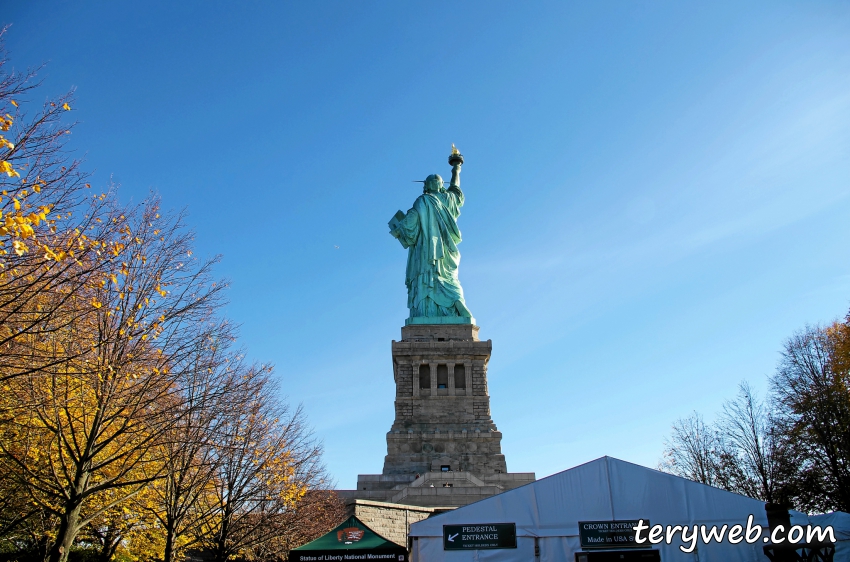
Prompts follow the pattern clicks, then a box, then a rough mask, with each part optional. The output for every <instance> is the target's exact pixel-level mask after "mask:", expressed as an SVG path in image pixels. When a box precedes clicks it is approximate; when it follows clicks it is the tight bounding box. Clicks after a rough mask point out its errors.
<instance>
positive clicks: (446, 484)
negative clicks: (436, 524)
mask: <svg viewBox="0 0 850 562" xmlns="http://www.w3.org/2000/svg"><path fill="white" fill-rule="evenodd" d="M491 350H492V342H490V341H489V340H488V341H480V340H479V339H478V326H475V325H473V324H411V325H407V326H404V327H403V328H402V329H401V341H393V342H392V359H393V376H394V379H395V384H396V398H395V421H394V422H393V425H392V427H391V428H390V431H389V433H387V456H386V457H385V458H384V469H383V472H382V474H374V475H372V474H361V475H360V476H358V479H357V490H356V491H355V490H350V491H340V492H341V494H342V495H343V496H345V497H348V498H360V499H367V500H375V501H388V502H394V503H402V504H410V505H421V506H458V505H466V504H468V503H471V502H472V501H476V500H479V499H483V498H484V497H487V496H491V495H494V494H497V493H500V492H502V491H505V490H508V489H511V488H515V487H517V486H520V485H522V484H527V483H529V482H533V481H534V473H515V474H508V471H507V465H506V463H505V456H504V455H503V454H502V434H501V433H500V432H499V431H498V430H497V428H496V424H495V423H493V420H492V418H491V417H490V395H489V393H488V390H487V363H488V362H489V360H490V352H491Z"/></svg>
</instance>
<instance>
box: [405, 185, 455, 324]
mask: <svg viewBox="0 0 850 562" xmlns="http://www.w3.org/2000/svg"><path fill="white" fill-rule="evenodd" d="M461 206H463V192H462V191H461V190H460V188H459V187H457V186H451V187H449V189H448V190H447V191H444V192H442V193H424V194H422V195H420V196H419V198H418V199H416V201H415V202H414V203H413V208H412V209H410V210H409V211H407V214H406V215H405V216H404V219H402V220H401V221H400V223H399V225H398V227H397V229H396V230H394V231H393V232H392V234H393V236H396V237H397V238H398V239H399V241H400V242H401V245H402V246H404V247H405V248H408V255H407V276H406V279H405V283H406V284H407V307H408V308H409V309H410V316H411V318H413V317H417V316H430V317H435V316H465V317H471V316H472V313H471V312H470V311H469V309H468V308H466V304H465V302H464V300H463V289H462V288H461V286H460V281H459V280H458V278H457V267H458V265H459V264H460V252H459V251H458V249H457V245H458V244H459V243H460V230H459V229H458V227H457V218H458V216H460V208H461Z"/></svg>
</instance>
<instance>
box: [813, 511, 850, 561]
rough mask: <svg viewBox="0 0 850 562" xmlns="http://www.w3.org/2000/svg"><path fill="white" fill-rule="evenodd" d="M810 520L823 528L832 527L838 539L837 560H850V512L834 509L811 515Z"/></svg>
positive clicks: (836, 545)
mask: <svg viewBox="0 0 850 562" xmlns="http://www.w3.org/2000/svg"><path fill="white" fill-rule="evenodd" d="M809 521H810V522H811V524H812V525H820V526H821V528H823V527H826V526H830V527H832V530H833V531H834V532H835V541H836V542H835V562H838V561H839V560H841V561H844V560H850V513H844V512H843V511H833V512H832V513H824V514H823V515H811V516H809Z"/></svg>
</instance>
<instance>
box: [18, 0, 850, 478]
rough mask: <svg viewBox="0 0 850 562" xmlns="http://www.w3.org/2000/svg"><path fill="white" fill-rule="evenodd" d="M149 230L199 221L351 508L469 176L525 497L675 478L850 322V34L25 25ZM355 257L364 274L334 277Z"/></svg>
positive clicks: (455, 10)
mask: <svg viewBox="0 0 850 562" xmlns="http://www.w3.org/2000/svg"><path fill="white" fill-rule="evenodd" d="M3 4H4V6H3V11H2V18H3V19H4V21H5V22H6V23H11V24H13V25H12V27H11V29H10V30H9V33H8V34H7V46H8V48H9V49H10V51H11V54H12V61H13V63H14V65H15V66H17V67H20V68H22V67H26V66H33V65H38V64H40V63H42V62H45V61H48V62H49V65H48V66H47V68H46V69H45V70H44V71H43V72H42V74H41V76H42V77H44V89H43V91H42V93H41V94H40V95H44V96H46V95H47V94H59V93H62V92H64V91H65V90H67V89H68V88H70V87H72V86H74V87H76V88H77V98H78V101H77V103H76V106H75V108H74V109H75V110H76V111H75V114H74V116H75V117H76V118H78V119H79V120H80V121H81V122H82V123H81V126H80V127H79V128H78V129H76V131H75V133H74V135H73V137H72V143H73V145H74V147H76V149H77V150H78V151H79V154H85V155H86V158H87V165H88V167H89V168H90V169H93V170H95V183H96V184H97V185H105V184H106V183H107V182H108V180H109V178H110V176H112V177H114V179H115V180H116V181H118V182H120V183H121V185H122V188H121V196H122V198H123V199H125V200H130V199H134V200H138V199H140V198H142V197H144V196H145V195H146V194H147V192H148V191H149V190H150V189H154V190H156V191H157V192H159V193H160V194H161V196H162V198H163V200H164V203H165V205H166V206H168V207H173V208H182V207H188V209H189V212H190V222H191V223H192V225H193V226H194V227H195V229H196V231H197V245H198V250H199V253H200V254H203V255H214V254H223V256H224V260H223V262H222V263H221V265H220V267H219V269H218V271H219V273H220V275H221V276H223V277H226V278H229V279H230V280H231V282H232V288H231V290H230V300H231V302H230V305H229V306H228V307H227V310H226V313H227V315H228V316H229V317H230V318H232V319H233V320H234V321H236V322H238V323H239V324H241V326H242V330H241V332H242V340H243V343H244V345H245V346H246V348H247V350H248V353H249V355H250V357H252V358H254V359H256V360H258V361H264V362H271V363H274V364H275V365H276V369H277V375H278V377H279V379H280V384H281V388H282V389H283V391H284V392H285V394H286V395H287V396H288V397H289V400H290V401H292V402H303V403H304V405H305V407H306V409H307V412H308V415H309V418H310V421H311V422H312V424H313V425H314V427H315V431H316V433H317V434H318V435H319V436H320V437H321V438H322V439H323V440H324V443H325V446H326V450H327V452H326V460H327V464H328V466H329V468H330V470H331V472H332V474H333V475H334V477H335V478H336V479H337V481H338V483H339V485H340V487H352V486H353V485H354V483H355V480H356V475H357V474H358V473H377V472H380V470H381V467H382V464H383V456H384V455H385V454H386V443H385V433H386V431H387V430H388V429H389V427H390V424H391V422H392V420H393V395H394V385H393V379H392V368H391V359H390V340H392V339H399V338H400V330H399V329H400V326H401V325H402V324H403V321H404V318H405V317H406V314H407V309H406V308H405V306H406V294H405V287H404V267H405V259H406V253H405V251H404V250H403V249H402V248H401V246H400V245H399V244H398V242H397V241H396V240H395V239H393V238H392V237H391V236H390V235H389V234H388V228H387V226H386V223H387V221H388V220H389V219H390V217H392V215H393V214H394V213H395V212H396V210H399V209H401V210H407V209H408V208H409V206H410V205H411V203H412V202H413V200H414V198H415V197H416V196H417V194H418V192H419V190H420V189H421V188H420V187H417V184H413V183H411V181H410V180H413V179H420V178H424V177H425V175H427V174H429V173H433V172H439V173H442V174H444V175H447V174H448V172H449V167H448V165H447V164H446V157H447V156H448V153H449V149H450V143H452V142H454V143H455V144H457V146H458V147H460V149H461V150H462V151H463V153H464V156H465V157H466V165H465V166H464V171H463V183H462V186H463V188H464V191H465V193H466V206H465V207H464V208H463V213H462V215H461V217H460V227H461V230H462V232H463V235H464V240H463V243H462V244H461V246H460V249H461V253H462V256H463V258H462V262H461V268H460V279H461V282H462V284H463V287H464V290H465V293H466V300H467V304H468V306H469V307H470V309H471V310H472V312H473V313H474V315H475V316H476V318H477V320H478V323H479V325H480V326H481V336H482V337H483V338H484V339H492V340H493V357H492V360H491V362H490V370H489V376H490V393H491V396H492V413H493V418H494V420H495V422H496V424H497V425H498V426H499V428H500V429H501V430H502V432H503V433H504V440H503V449H504V452H505V454H506V455H507V462H508V468H509V470H512V471H536V472H537V474H538V476H544V475H547V474H551V473H553V472H556V471H559V470H562V469H565V468H568V467H571V466H574V465H576V464H579V463H582V462H585V461H587V460H590V459H593V458H596V457H598V456H601V455H605V454H607V455H612V456H616V457H619V458H622V459H625V460H628V461H632V462H637V463H640V464H644V465H647V466H655V465H656V463H657V461H658V459H659V457H660V454H661V450H662V446H663V440H664V437H665V436H666V435H668V433H669V428H670V424H671V422H673V421H674V420H675V419H676V418H678V417H681V416H685V415H687V414H688V413H689V412H691V411H693V410H695V409H696V410H699V411H701V412H703V413H704V414H706V416H707V417H708V418H709V419H710V418H712V417H713V415H714V413H715V412H716V411H717V410H718V409H719V408H720V407H721V404H722V402H723V401H724V400H725V399H727V398H729V397H731V396H732V395H733V394H734V393H735V388H736V385H737V383H738V382H739V381H741V380H743V379H748V380H750V381H751V382H752V383H753V384H754V385H755V387H756V388H759V389H762V390H763V389H764V388H765V378H766V375H768V374H770V373H771V372H772V371H773V370H774V368H775V366H776V363H777V360H778V358H779V355H778V353H779V350H780V348H781V345H782V341H783V340H784V339H785V338H786V337H788V336H789V335H790V334H792V333H793V332H794V331H795V330H797V329H800V328H802V327H803V326H804V325H805V324H806V323H818V322H828V321H830V320H831V319H833V318H836V317H839V316H843V315H844V314H845V313H846V312H847V309H848V306H850V260H848V257H850V255H849V254H850V245H848V240H850V238H849V237H848V235H850V220H848V217H850V185H848V182H849V181H850V159H849V158H850V3H847V2H833V3H829V2H816V1H811V2H803V1H800V2H779V1H775V0H771V1H768V2H739V1H732V2H703V3H697V2H660V1H659V2H610V3H606V2H582V3H578V2H576V3H568V2H560V1H559V2H535V3H520V2H492V1H488V2H424V1H419V2H381V3H377V2H350V1H346V2H266V3H260V2H250V3H249V2H208V1H207V2H199V1H198V2H160V1H153V0H149V1H146V2H135V3H130V2H70V1H65V2H53V1H51V2H44V1H26V2H4V3H3ZM335 246H339V249H336V248H335Z"/></svg>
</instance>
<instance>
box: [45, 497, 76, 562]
mask: <svg viewBox="0 0 850 562" xmlns="http://www.w3.org/2000/svg"><path fill="white" fill-rule="evenodd" d="M82 507H83V503H82V502H81V501H79V498H74V499H72V500H69V501H68V502H67V503H66V504H65V513H63V514H62V516H61V517H60V519H59V529H58V530H57V532H56V540H55V541H54V542H53V546H52V547H51V548H50V557H49V562H66V561H67V560H68V553H69V552H70V551H71V546H72V545H73V544H74V539H76V538H77V533H78V532H79V530H80V528H79V526H78V522H79V520H80V510H81V509H82Z"/></svg>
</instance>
